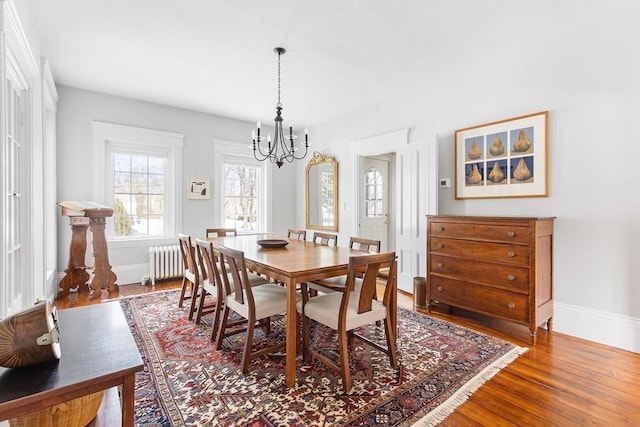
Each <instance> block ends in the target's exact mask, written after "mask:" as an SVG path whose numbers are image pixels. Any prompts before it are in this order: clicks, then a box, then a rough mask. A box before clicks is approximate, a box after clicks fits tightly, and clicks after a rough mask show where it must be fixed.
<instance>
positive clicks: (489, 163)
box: [454, 111, 549, 199]
mask: <svg viewBox="0 0 640 427" xmlns="http://www.w3.org/2000/svg"><path fill="white" fill-rule="evenodd" d="M548 116H549V112H548V111H543V112H541V113H535V114H529V115H526V116H520V117H514V118H511V119H506V120H501V121H498V122H492V123H487V124H483V125H478V126H472V127H468V128H465V129H459V130H456V132H455V141H454V143H455V162H456V163H455V165H456V173H455V178H456V185H455V187H456V199H482V198H498V197H547V196H548V195H549V182H548V173H549V172H548V123H547V119H548Z"/></svg>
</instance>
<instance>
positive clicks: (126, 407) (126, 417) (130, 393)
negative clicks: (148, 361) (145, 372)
mask: <svg viewBox="0 0 640 427" xmlns="http://www.w3.org/2000/svg"><path fill="white" fill-rule="evenodd" d="M135 382H136V375H135V374H131V375H127V376H125V377H124V378H123V381H122V425H123V426H124V427H129V426H133V421H134V412H135V411H134V408H133V406H134V397H135Z"/></svg>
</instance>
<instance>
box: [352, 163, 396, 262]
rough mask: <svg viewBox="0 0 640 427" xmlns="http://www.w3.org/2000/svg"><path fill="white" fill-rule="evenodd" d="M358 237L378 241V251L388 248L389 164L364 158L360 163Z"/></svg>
mask: <svg viewBox="0 0 640 427" xmlns="http://www.w3.org/2000/svg"><path fill="white" fill-rule="evenodd" d="M359 176H360V182H359V183H358V185H359V186H360V188H361V189H362V192H361V193H360V194H361V196H360V201H359V203H360V208H359V209H358V211H359V212H360V213H359V215H360V233H359V236H360V237H364V238H367V239H373V240H380V243H381V244H380V250H381V251H382V252H386V251H387V248H388V246H389V223H390V221H389V162H388V161H387V160H380V159H374V158H371V157H365V158H363V159H362V162H360V174H359Z"/></svg>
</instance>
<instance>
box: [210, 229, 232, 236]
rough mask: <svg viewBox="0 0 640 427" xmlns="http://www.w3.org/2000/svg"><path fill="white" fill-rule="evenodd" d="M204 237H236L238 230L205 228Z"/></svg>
mask: <svg viewBox="0 0 640 427" xmlns="http://www.w3.org/2000/svg"><path fill="white" fill-rule="evenodd" d="M204 235H205V237H224V236H237V235H238V230H236V229H235V228H207V229H206V232H205V234H204Z"/></svg>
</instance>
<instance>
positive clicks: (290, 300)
mask: <svg viewBox="0 0 640 427" xmlns="http://www.w3.org/2000/svg"><path fill="white" fill-rule="evenodd" d="M286 286H287V347H286V349H287V356H286V365H285V374H286V381H287V385H288V386H289V387H295V385H296V353H297V349H298V316H297V308H296V301H297V300H296V283H295V281H293V280H289V281H288V282H287V283H286Z"/></svg>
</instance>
